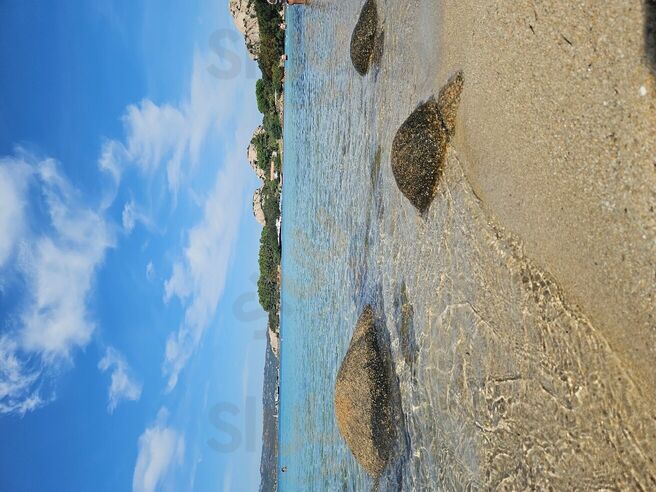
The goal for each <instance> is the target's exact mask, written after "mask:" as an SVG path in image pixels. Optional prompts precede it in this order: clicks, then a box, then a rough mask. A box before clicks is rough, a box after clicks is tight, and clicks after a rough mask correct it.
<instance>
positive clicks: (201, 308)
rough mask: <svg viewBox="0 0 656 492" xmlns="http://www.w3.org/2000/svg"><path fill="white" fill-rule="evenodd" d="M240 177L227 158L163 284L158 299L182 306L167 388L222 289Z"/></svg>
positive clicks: (237, 165) (170, 348)
mask: <svg viewBox="0 0 656 492" xmlns="http://www.w3.org/2000/svg"><path fill="white" fill-rule="evenodd" d="M244 184H245V176H244V174H243V172H242V163H241V162H240V161H239V160H238V159H236V158H231V159H229V160H228V162H227V164H226V167H225V168H224V169H223V170H222V171H221V172H219V173H218V175H217V178H216V182H215V184H214V188H213V190H212V191H211V192H210V195H209V197H208V198H207V200H206V202H205V204H204V210H203V218H202V219H201V221H200V222H199V223H198V224H197V225H196V226H194V227H193V228H192V229H191V230H190V231H189V234H188V239H187V245H186V247H185V249H184V255H183V257H182V258H181V259H179V260H178V261H177V262H176V263H175V264H174V265H173V273H172V275H171V277H170V278H169V279H168V280H167V281H166V282H165V284H164V300H165V301H167V302H168V301H170V300H171V299H172V298H173V297H177V298H178V299H179V300H180V301H181V302H182V303H183V305H184V306H185V315H184V320H183V323H182V326H181V327H180V328H179V329H178V331H177V332H175V333H173V334H171V335H170V336H169V339H168V341H167V344H166V354H165V360H164V366H163V370H164V374H165V375H167V376H168V378H169V380H168V390H171V389H173V388H174V387H175V385H176V384H177V381H178V375H179V373H180V371H181V370H182V368H183V367H184V366H185V364H186V362H187V360H188V359H189V357H190V356H191V355H192V353H193V351H194V350H195V348H196V347H197V346H198V344H199V343H200V340H201V338H202V335H203V333H204V331H205V329H206V328H207V325H208V324H209V323H210V321H211V320H212V318H213V316H214V313H215V311H216V308H217V305H218V303H219V300H220V298H221V295H222V294H223V290H224V287H225V280H226V275H227V272H228V267H229V263H230V259H231V257H232V253H233V250H234V245H235V240H236V238H237V232H238V228H239V221H240V216H241V208H242V203H243V190H244Z"/></svg>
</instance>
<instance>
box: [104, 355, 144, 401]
mask: <svg viewBox="0 0 656 492" xmlns="http://www.w3.org/2000/svg"><path fill="white" fill-rule="evenodd" d="M98 369H100V371H102V372H106V371H111V374H112V375H111V383H110V385H109V401H108V403H107V410H108V411H109V413H113V412H114V410H115V409H116V407H117V406H118V404H119V403H120V402H121V401H123V400H128V401H136V400H138V399H139V398H141V389H142V384H141V383H140V382H138V381H136V380H135V379H134V377H133V376H132V371H131V369H130V366H129V365H128V363H127V361H126V360H125V358H124V357H123V356H122V355H121V354H120V353H119V352H118V351H117V350H116V349H114V348H112V347H109V348H107V351H106V352H105V356H104V357H103V358H102V359H101V360H100V362H99V363H98Z"/></svg>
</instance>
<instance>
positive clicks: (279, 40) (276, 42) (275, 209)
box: [251, 0, 285, 333]
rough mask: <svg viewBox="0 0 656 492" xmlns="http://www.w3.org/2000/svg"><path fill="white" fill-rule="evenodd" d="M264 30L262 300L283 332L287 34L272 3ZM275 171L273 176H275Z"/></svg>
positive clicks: (264, 7) (261, 10)
mask: <svg viewBox="0 0 656 492" xmlns="http://www.w3.org/2000/svg"><path fill="white" fill-rule="evenodd" d="M253 5H254V9H255V13H256V16H257V22H258V26H259V36H260V48H259V53H258V56H257V62H258V65H259V67H260V70H261V72H262V78H261V79H260V80H258V81H257V83H256V86H255V96H256V99H257V107H258V110H259V111H260V112H261V113H262V130H261V131H258V132H256V133H255V134H254V135H253V140H252V142H251V143H252V144H253V145H254V147H255V150H256V154H257V166H258V167H259V168H260V169H261V170H262V171H263V173H262V174H263V181H264V185H263V187H262V192H261V199H262V211H263V213H264V226H263V228H262V235H261V237H260V252H259V267H260V276H259V279H258V282H257V291H258V298H259V301H260V304H261V305H262V308H263V309H264V310H265V311H266V312H267V313H268V314H269V328H270V329H271V330H272V331H273V332H274V333H278V328H279V325H280V321H279V309H280V259H281V246H280V241H279V229H278V227H279V218H280V188H281V183H280V175H281V171H282V160H281V154H282V145H281V144H282V140H281V139H282V114H281V110H282V90H283V85H282V80H283V76H284V68H283V66H282V56H283V54H284V50H285V31H284V30H283V29H281V27H280V24H281V23H282V16H281V13H282V11H281V9H280V7H278V6H276V5H270V4H269V3H268V2H267V1H266V0H253ZM272 170H273V172H271V171H272Z"/></svg>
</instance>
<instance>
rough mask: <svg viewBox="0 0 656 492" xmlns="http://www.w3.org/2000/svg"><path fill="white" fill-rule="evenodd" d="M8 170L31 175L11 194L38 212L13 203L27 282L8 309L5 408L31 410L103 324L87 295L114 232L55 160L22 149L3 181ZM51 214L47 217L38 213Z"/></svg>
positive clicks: (13, 244) (5, 162)
mask: <svg viewBox="0 0 656 492" xmlns="http://www.w3.org/2000/svg"><path fill="white" fill-rule="evenodd" d="M8 175H12V177H11V178H10V179H11V181H12V182H13V183H16V182H17V181H18V180H19V179H23V180H25V184H24V186H23V187H22V188H21V187H20V186H16V187H14V188H13V193H14V195H13V197H12V198H10V199H6V200H12V201H14V202H18V203H21V204H22V205H21V206H22V207H25V208H27V207H29V210H30V212H31V213H29V214H28V213H25V214H22V213H19V212H16V211H15V210H17V209H16V208H14V209H13V210H14V212H12V214H13V216H17V214H18V218H19V219H22V221H21V228H20V230H19V231H18V232H16V229H11V228H9V229H10V230H11V231H12V234H13V235H14V236H13V237H12V239H11V241H9V243H10V246H9V247H6V248H7V249H6V251H14V253H13V254H16V255H17V260H16V261H15V262H13V263H12V265H11V268H12V269H13V274H14V275H15V276H16V277H17V278H20V281H21V283H22V285H24V287H25V288H24V289H21V290H20V292H21V293H22V295H21V298H20V300H19V301H18V302H16V303H15V306H17V307H16V308H15V310H14V311H11V312H8V313H5V314H6V317H5V327H6V328H7V329H6V331H5V333H3V335H2V342H1V343H0V412H1V413H25V412H26V411H30V410H33V409H34V408H37V407H38V406H40V405H42V404H44V403H46V402H48V401H49V400H50V399H52V397H53V394H52V392H51V391H49V390H48V387H49V386H50V385H49V383H48V381H49V379H50V378H51V377H52V376H53V374H54V373H56V372H57V371H58V370H59V369H60V367H61V366H62V365H63V364H64V363H70V360H71V353H72V351H73V350H75V349H79V348H82V347H84V346H86V345H87V344H88V343H89V341H90V339H91V335H92V333H93V331H94V329H95V324H94V321H93V319H92V317H91V316H90V314H89V312H88V309H87V298H88V295H89V293H90V291H91V289H92V285H93V279H94V275H95V272H96V271H97V269H98V267H99V265H100V264H101V263H102V261H103V259H104V255H105V251H106V250H107V248H109V247H112V246H113V235H112V233H111V232H110V230H109V227H108V226H107V224H106V223H105V221H104V219H103V217H102V216H101V215H100V214H99V213H98V212H97V211H94V210H93V209H91V208H89V207H87V206H85V205H84V203H82V200H81V198H80V196H79V194H78V192H77V190H75V189H74V188H73V187H72V186H71V185H70V183H69V182H68V181H67V180H66V179H65V178H64V177H63V176H62V175H61V173H60V171H59V168H58V165H57V163H56V162H55V161H54V160H52V159H45V160H38V159H35V158H34V157H33V156H30V155H28V154H26V153H19V155H18V157H7V158H5V159H2V160H0V181H4V182H5V183H6V182H7V181H5V179H6V178H7V176H8ZM17 176H19V177H17ZM0 186H2V185H0ZM30 188H31V189H33V191H34V192H33V193H32V194H29V189H30ZM2 196H3V197H4V195H2ZM4 200H5V198H3V201H4ZM43 212H45V216H43V217H42V218H41V220H40V221H37V220H36V219H33V217H35V216H38V215H39V214H43ZM27 217H31V218H32V219H31V220H29V221H28V220H27V219H26V218H27Z"/></svg>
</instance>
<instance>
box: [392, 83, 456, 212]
mask: <svg viewBox="0 0 656 492" xmlns="http://www.w3.org/2000/svg"><path fill="white" fill-rule="evenodd" d="M463 82H464V80H463V76H462V72H459V73H457V74H456V75H455V76H454V77H452V78H451V80H449V82H448V83H447V84H446V85H445V86H444V87H443V88H442V90H441V91H440V95H439V98H438V100H437V101H435V99H434V98H431V99H429V100H428V101H427V102H425V103H423V104H421V105H419V107H418V108H417V109H415V110H414V111H413V112H412V113H411V114H410V116H408V118H407V119H406V120H405V122H403V124H402V125H401V127H400V128H399V130H398V131H397V132H396V135H395V137H394V141H393V142H392V173H393V174H394V179H395V180H396V184H397V185H398V187H399V189H400V190H401V192H402V193H403V194H404V195H405V196H406V197H407V198H408V200H410V202H411V203H412V204H413V205H414V206H415V208H417V209H418V210H419V211H420V212H424V211H426V210H427V209H428V207H429V206H430V204H431V202H432V201H433V198H434V197H435V192H436V190H437V186H438V184H439V181H440V178H441V177H442V174H443V168H444V160H445V158H446V147H447V144H448V142H449V139H450V138H451V137H452V136H453V134H454V132H455V122H456V114H457V111H458V104H459V102H460V94H461V93H462V87H463Z"/></svg>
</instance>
